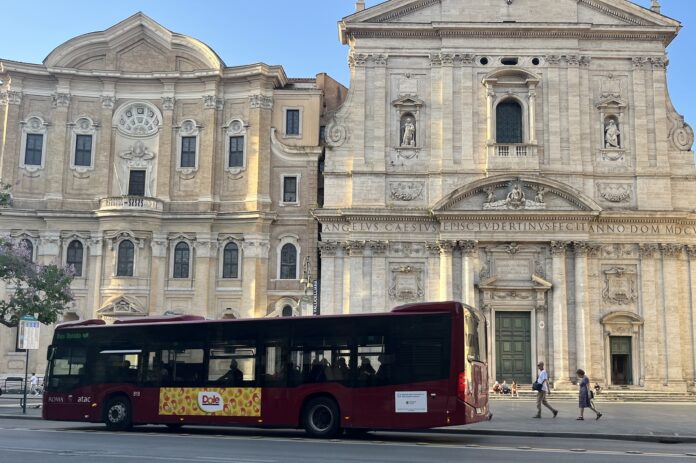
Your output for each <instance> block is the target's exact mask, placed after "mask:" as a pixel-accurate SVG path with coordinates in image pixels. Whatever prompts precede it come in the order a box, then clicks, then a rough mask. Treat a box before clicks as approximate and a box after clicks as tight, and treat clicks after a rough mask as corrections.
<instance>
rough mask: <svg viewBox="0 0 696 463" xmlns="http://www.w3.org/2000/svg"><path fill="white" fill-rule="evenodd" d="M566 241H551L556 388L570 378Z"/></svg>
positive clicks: (553, 345) (553, 346) (554, 380)
mask: <svg viewBox="0 0 696 463" xmlns="http://www.w3.org/2000/svg"><path fill="white" fill-rule="evenodd" d="M567 247H568V243H567V242H565V241H552V242H551V255H552V266H553V277H552V279H551V283H552V284H553V339H552V343H551V346H552V348H551V350H552V352H553V371H552V375H551V377H552V378H553V383H554V388H557V387H558V386H559V385H563V384H567V383H568V381H569V379H570V372H569V370H568V323H567V313H568V302H567V301H568V299H567V295H566V260H565V258H566V248H567Z"/></svg>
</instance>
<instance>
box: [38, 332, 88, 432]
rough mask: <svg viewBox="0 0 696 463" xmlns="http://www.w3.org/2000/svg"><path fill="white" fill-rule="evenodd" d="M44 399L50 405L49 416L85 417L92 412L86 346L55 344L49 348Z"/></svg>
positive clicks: (80, 418) (54, 417)
mask: <svg viewBox="0 0 696 463" xmlns="http://www.w3.org/2000/svg"><path fill="white" fill-rule="evenodd" d="M48 356H49V358H48V361H49V364H48V370H47V372H48V375H47V380H46V385H45V389H46V390H45V392H44V402H45V403H47V404H50V405H51V410H52V414H51V416H46V418H47V419H59V420H82V419H83V418H84V415H85V413H89V406H90V403H89V402H90V401H91V400H92V398H91V389H90V388H89V387H88V386H87V382H88V381H87V380H88V377H87V374H86V370H85V366H86V364H87V350H86V348H85V347H81V346H56V347H51V348H49V351H48Z"/></svg>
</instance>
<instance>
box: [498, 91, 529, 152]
mask: <svg viewBox="0 0 696 463" xmlns="http://www.w3.org/2000/svg"><path fill="white" fill-rule="evenodd" d="M495 126H496V138H495V141H496V143H524V142H523V139H522V107H521V106H520V104H519V103H518V102H516V101H515V100H512V99H508V100H505V101H501V102H500V104H498V106H497V107H496V109H495Z"/></svg>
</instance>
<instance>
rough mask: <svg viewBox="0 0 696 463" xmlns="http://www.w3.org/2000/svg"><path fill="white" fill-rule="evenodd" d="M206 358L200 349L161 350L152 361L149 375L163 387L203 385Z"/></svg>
mask: <svg viewBox="0 0 696 463" xmlns="http://www.w3.org/2000/svg"><path fill="white" fill-rule="evenodd" d="M204 357H205V356H204V350H203V349H199V348H183V347H182V348H178V349H171V350H168V349H167V350H161V351H159V352H155V355H154V356H153V358H152V359H151V360H152V364H151V365H152V366H151V367H150V368H149V373H150V375H154V377H155V378H156V380H157V381H159V382H160V384H163V385H169V386H195V385H202V383H203V379H204V378H203V371H204V368H203V367H204Z"/></svg>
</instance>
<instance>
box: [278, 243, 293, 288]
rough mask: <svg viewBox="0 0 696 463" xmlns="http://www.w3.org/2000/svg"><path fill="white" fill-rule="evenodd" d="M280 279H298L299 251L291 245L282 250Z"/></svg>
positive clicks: (288, 244)
mask: <svg viewBox="0 0 696 463" xmlns="http://www.w3.org/2000/svg"><path fill="white" fill-rule="evenodd" d="M280 279H281V280H296V279H297V249H296V248H295V246H294V245H292V244H290V243H287V244H286V245H284V246H283V247H282V248H281V250H280Z"/></svg>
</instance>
